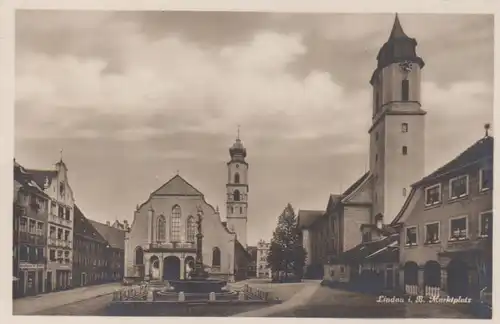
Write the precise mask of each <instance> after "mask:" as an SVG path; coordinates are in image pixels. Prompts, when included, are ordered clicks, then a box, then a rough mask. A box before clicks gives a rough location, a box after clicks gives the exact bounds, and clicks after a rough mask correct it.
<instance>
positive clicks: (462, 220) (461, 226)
mask: <svg viewBox="0 0 500 324" xmlns="http://www.w3.org/2000/svg"><path fill="white" fill-rule="evenodd" d="M465 239H467V216H462V217H456V218H451V219H450V241H456V240H465Z"/></svg>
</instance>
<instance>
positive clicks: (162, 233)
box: [156, 215, 167, 242]
mask: <svg viewBox="0 0 500 324" xmlns="http://www.w3.org/2000/svg"><path fill="white" fill-rule="evenodd" d="M166 235H167V222H166V220H165V216H163V215H160V216H158V223H157V226H156V240H157V241H158V242H165V239H166Z"/></svg>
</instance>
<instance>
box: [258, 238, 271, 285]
mask: <svg viewBox="0 0 500 324" xmlns="http://www.w3.org/2000/svg"><path fill="white" fill-rule="evenodd" d="M270 247H271V243H268V242H266V241H264V240H259V242H258V243H257V278H271V277H272V272H271V269H270V268H269V264H268V263H267V256H268V254H269V249H270Z"/></svg>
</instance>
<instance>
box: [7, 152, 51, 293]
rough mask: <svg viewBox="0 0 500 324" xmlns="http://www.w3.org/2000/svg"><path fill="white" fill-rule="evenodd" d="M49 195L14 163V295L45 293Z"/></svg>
mask: <svg viewBox="0 0 500 324" xmlns="http://www.w3.org/2000/svg"><path fill="white" fill-rule="evenodd" d="M48 202H49V197H48V196H47V195H46V194H45V193H44V192H43V190H42V188H40V187H39V186H38V185H37V184H36V182H35V181H33V177H32V175H31V174H29V173H28V172H27V170H26V169H24V168H23V167H22V166H21V165H19V164H18V163H16V162H14V209H13V211H14V215H13V216H14V217H13V219H14V249H13V256H14V258H13V259H14V260H13V261H14V267H13V272H14V273H13V276H14V277H15V278H14V280H15V282H16V284H15V285H14V288H15V291H14V297H21V296H27V295H37V294H40V293H43V292H45V281H44V280H45V275H46V265H47V259H46V255H47V254H46V247H47V234H46V228H47V220H48Z"/></svg>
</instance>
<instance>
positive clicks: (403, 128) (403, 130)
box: [401, 123, 408, 133]
mask: <svg viewBox="0 0 500 324" xmlns="http://www.w3.org/2000/svg"><path fill="white" fill-rule="evenodd" d="M401 132H403V133H408V123H402V124H401Z"/></svg>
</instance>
